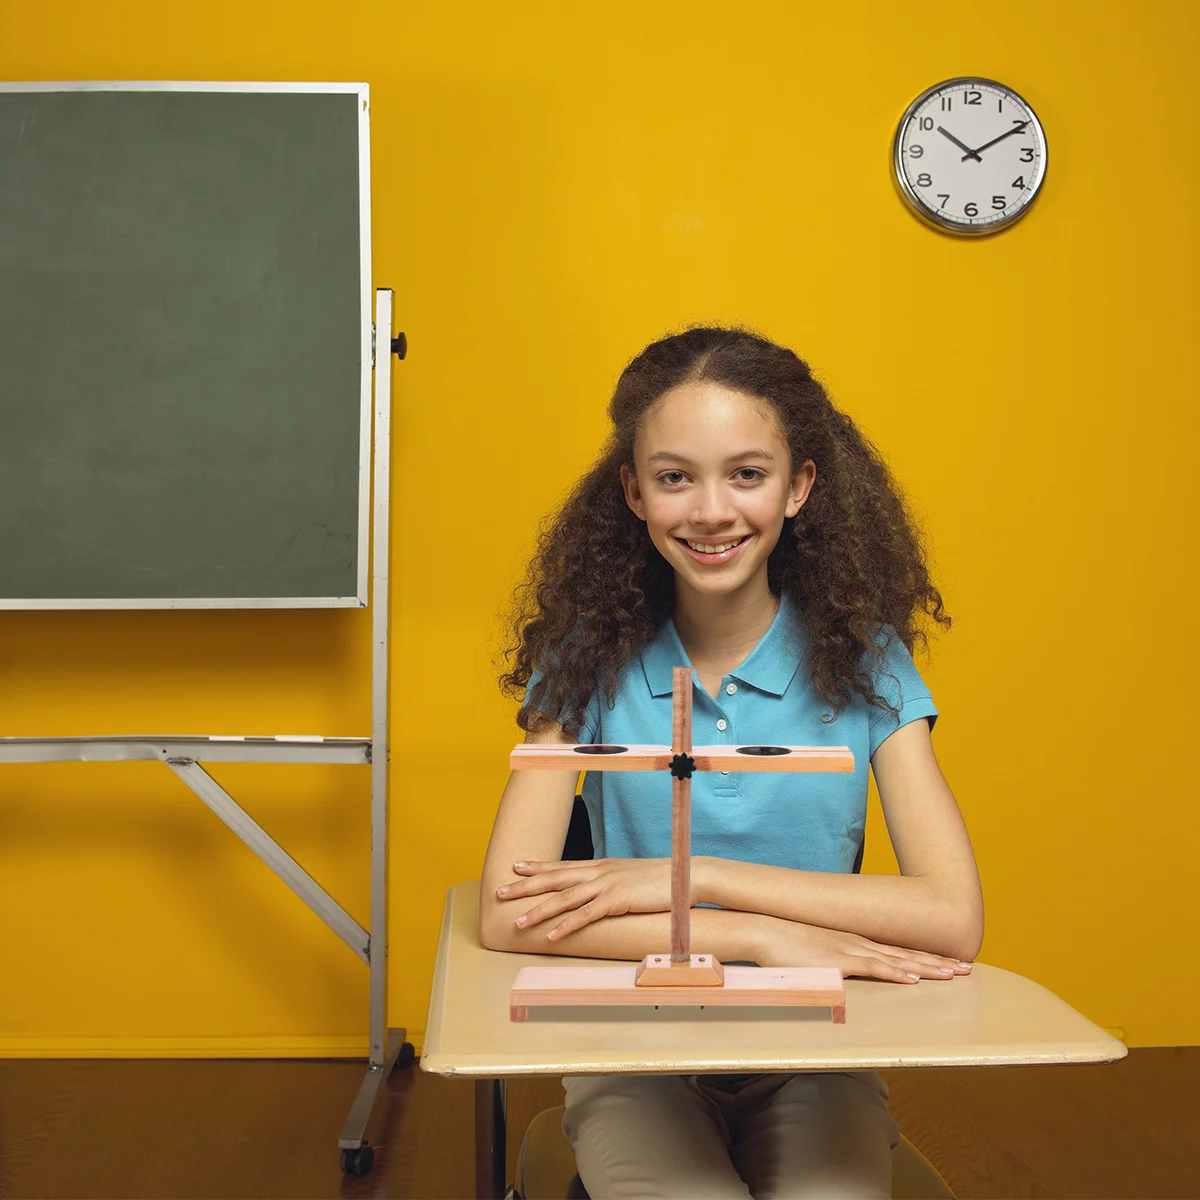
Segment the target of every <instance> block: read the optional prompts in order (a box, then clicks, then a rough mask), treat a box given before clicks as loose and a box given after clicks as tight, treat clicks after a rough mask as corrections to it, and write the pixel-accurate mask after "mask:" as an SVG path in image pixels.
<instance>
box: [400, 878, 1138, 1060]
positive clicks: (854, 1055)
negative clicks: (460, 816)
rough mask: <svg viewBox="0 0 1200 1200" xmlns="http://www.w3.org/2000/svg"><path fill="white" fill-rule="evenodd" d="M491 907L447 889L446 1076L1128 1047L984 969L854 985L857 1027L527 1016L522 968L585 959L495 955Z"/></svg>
mask: <svg viewBox="0 0 1200 1200" xmlns="http://www.w3.org/2000/svg"><path fill="white" fill-rule="evenodd" d="M478 909H479V881H478V880H473V881H472V882H470V883H462V884H459V885H458V886H457V887H454V888H451V889H450V891H449V893H448V894H447V896H446V907H445V911H444V913H443V916H442V932H441V938H440V940H439V943H438V956H437V965H436V968H435V971H434V978H433V993H432V995H431V997H430V1002H429V1020H428V1024H427V1028H426V1034H425V1044H424V1048H423V1050H422V1053H421V1066H422V1068H423V1069H424V1070H426V1071H430V1072H432V1073H433V1074H435V1075H458V1076H466V1077H479V1078H491V1077H495V1076H511V1075H588V1074H593V1075H595V1074H619V1073H625V1072H628V1073H635V1074H655V1073H669V1074H676V1075H690V1074H701V1073H703V1074H710V1073H711V1074H715V1073H717V1072H721V1071H735V1072H739V1071H740V1072H749V1071H802V1070H810V1071H818V1070H819V1071H846V1070H860V1071H861V1070H881V1069H886V1068H894V1067H946V1066H1005V1065H1015V1064H1018V1063H1042V1064H1048V1063H1089V1062H1090V1063H1097V1062H1111V1061H1113V1060H1114V1059H1118V1058H1123V1057H1124V1056H1125V1054H1126V1053H1127V1051H1126V1048H1125V1046H1124V1045H1123V1044H1122V1043H1121V1042H1119V1041H1118V1040H1117V1039H1116V1038H1114V1037H1112V1036H1110V1035H1109V1034H1107V1033H1105V1032H1104V1030H1103V1029H1101V1028H1100V1027H1099V1026H1098V1025H1094V1024H1092V1022H1091V1021H1089V1020H1088V1019H1087V1018H1086V1017H1084V1016H1083V1015H1082V1014H1080V1013H1078V1012H1076V1011H1075V1010H1074V1009H1073V1008H1071V1007H1070V1005H1068V1004H1066V1003H1065V1002H1064V1001H1062V1000H1060V999H1059V998H1058V997H1057V996H1055V995H1054V994H1053V993H1052V992H1050V991H1047V989H1046V988H1044V987H1042V986H1041V985H1040V984H1037V983H1034V982H1033V981H1032V980H1029V979H1025V978H1023V977H1022V976H1020V975H1015V974H1013V973H1012V972H1011V971H1005V970H1002V969H1000V968H999V967H989V966H987V965H986V964H982V963H976V964H975V967H974V968H973V970H972V971H971V974H970V975H965V976H964V975H960V976H956V977H955V978H953V979H947V980H933V979H923V980H921V982H920V983H916V984H895V983H885V982H883V981H880V980H869V979H847V980H846V1023H845V1024H844V1025H834V1024H833V1023H832V1022H831V1021H830V1019H829V1010H828V1009H827V1008H797V1009H788V1008H754V1009H737V1008H705V1009H702V1010H701V1009H690V1008H685V1009H679V1008H676V1009H668V1008H662V1009H657V1010H655V1009H653V1008H573V1009H572V1008H537V1009H535V1008H531V1009H530V1010H529V1019H528V1020H527V1021H525V1022H524V1023H514V1022H510V1021H509V1014H508V994H509V989H510V988H511V987H512V983H513V980H514V979H515V978H516V976H517V972H518V971H519V970H520V969H521V968H522V967H525V966H551V965H559V966H561V965H573V966H578V965H580V963H581V961H583V960H580V959H577V958H556V957H552V956H550V955H541V954H502V953H498V952H496V951H492V950H485V949H484V948H483V945H482V943H481V942H480V940H479V927H478ZM696 949H697V952H698V953H700V952H702V951H703V947H698V948H696Z"/></svg>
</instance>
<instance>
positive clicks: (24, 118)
mask: <svg viewBox="0 0 1200 1200" xmlns="http://www.w3.org/2000/svg"><path fill="white" fill-rule="evenodd" d="M31 113H32V114H33V115H32V119H31V118H30V114H31ZM36 124H37V105H36V104H35V105H34V106H33V108H27V109H25V111H24V112H22V113H21V132H20V133H18V134H17V145H18V146H19V145H20V144H21V139H22V138H23V137H24V136H25V128H26V126H28V127H29V128H30V129H32V128H33V127H34V125H36Z"/></svg>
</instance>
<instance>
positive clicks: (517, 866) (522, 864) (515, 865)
mask: <svg viewBox="0 0 1200 1200" xmlns="http://www.w3.org/2000/svg"><path fill="white" fill-rule="evenodd" d="M524 865H525V864H524V863H513V870H514V871H519V870H520V869H521V868H522V867H523V866H524Z"/></svg>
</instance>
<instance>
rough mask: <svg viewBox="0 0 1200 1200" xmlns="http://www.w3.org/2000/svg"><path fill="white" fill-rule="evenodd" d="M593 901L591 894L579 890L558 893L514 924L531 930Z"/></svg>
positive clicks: (537, 905)
mask: <svg viewBox="0 0 1200 1200" xmlns="http://www.w3.org/2000/svg"><path fill="white" fill-rule="evenodd" d="M591 899H593V896H592V895H591V894H583V893H581V892H580V891H579V889H577V888H570V889H569V890H567V891H565V892H557V893H555V894H554V895H553V896H551V897H550V898H549V899H548V900H543V901H542V903H541V904H535V905H534V907H533V908H531V909H530V910H529V911H528V912H526V913H522V914H521V916H519V917H518V918H517V919H516V921H515V922H514V924H515V925H517V927H518V928H520V929H530V928H532V927H533V926H534V925H540V924H541V923H542V922H543V921H547V920H549V919H550V918H551V917H557V916H561V915H562V914H563V913H565V912H570V911H571V910H572V909H574V908H578V907H579V906H580V905H583V904H586V903H587V902H588V901H589V900H591Z"/></svg>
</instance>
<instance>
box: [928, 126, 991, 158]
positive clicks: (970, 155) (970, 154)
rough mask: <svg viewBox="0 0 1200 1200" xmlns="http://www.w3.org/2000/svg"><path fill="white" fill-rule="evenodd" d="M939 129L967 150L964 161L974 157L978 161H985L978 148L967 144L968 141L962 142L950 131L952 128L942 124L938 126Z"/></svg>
mask: <svg viewBox="0 0 1200 1200" xmlns="http://www.w3.org/2000/svg"><path fill="white" fill-rule="evenodd" d="M937 130H938V133H941V134H944V135H945V136H946V137H948V138H949V139H950V140H951V141H952V142H953V143H954V144H955V145H956V146H957V147H958V148H959V149H960V150H965V151H966V154H964V155H963V162H966V161H967V159H968V158H973V159H974V160H975V161H976V162H983V159H982V158H980V157H979V152H978V151H977V150H972V149H971V147H970V146H968V145H967V144H966V142H960V141H959V140H958V138H956V137H955V136H954V134H952V133H951V132H950V130H948V129H944V128H943V127H942V126H941V125H939V126H938V127H937Z"/></svg>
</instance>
